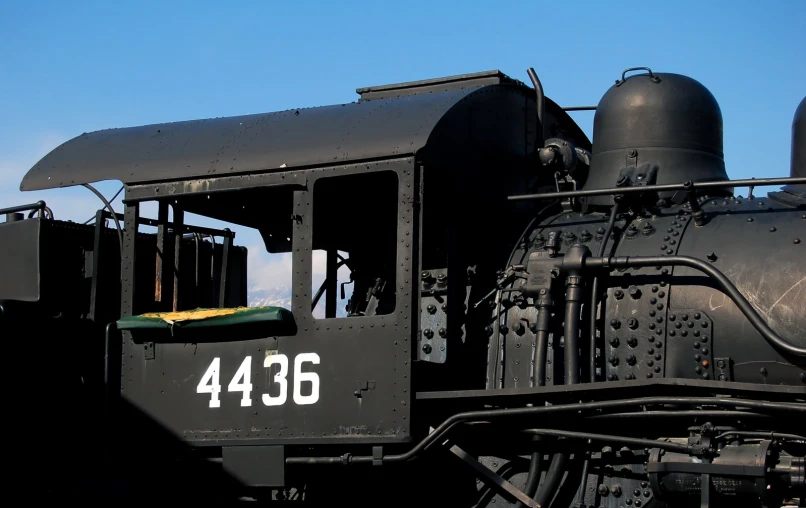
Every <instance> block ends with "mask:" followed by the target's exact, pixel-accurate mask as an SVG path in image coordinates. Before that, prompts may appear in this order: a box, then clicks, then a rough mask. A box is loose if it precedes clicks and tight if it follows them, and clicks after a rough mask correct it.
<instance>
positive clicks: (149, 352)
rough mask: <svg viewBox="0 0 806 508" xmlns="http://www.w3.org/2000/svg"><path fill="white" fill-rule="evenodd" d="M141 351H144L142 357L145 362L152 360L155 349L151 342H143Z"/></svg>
mask: <svg viewBox="0 0 806 508" xmlns="http://www.w3.org/2000/svg"><path fill="white" fill-rule="evenodd" d="M143 350H144V351H145V353H143V355H144V356H145V359H146V360H153V359H154V356H155V349H154V343H153V342H144V343H143Z"/></svg>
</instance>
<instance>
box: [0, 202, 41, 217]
mask: <svg viewBox="0 0 806 508" xmlns="http://www.w3.org/2000/svg"><path fill="white" fill-rule="evenodd" d="M44 209H45V202H44V201H37V202H36V203H31V204H28V205H19V206H12V207H9V208H2V209H0V215H3V214H6V213H17V212H27V211H28V210H44Z"/></svg>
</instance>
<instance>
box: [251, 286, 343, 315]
mask: <svg viewBox="0 0 806 508" xmlns="http://www.w3.org/2000/svg"><path fill="white" fill-rule="evenodd" d="M346 296H347V297H348V298H349V295H346ZM246 299H247V302H248V303H247V304H248V306H249V307H283V308H285V309H289V310H291V287H290V286H277V287H270V288H262V287H257V286H252V287H250V288H249V289H248V290H247V293H246ZM346 305H347V300H346V299H345V300H341V299H339V300H338V301H337V304H336V316H337V317H344V316H346V315H347V313H346V312H345V311H344V307H345V306H346ZM313 315H314V317H317V318H323V317H325V297H324V296H323V297H322V299H321V300H320V301H319V304H318V305H317V306H316V309H314V312H313Z"/></svg>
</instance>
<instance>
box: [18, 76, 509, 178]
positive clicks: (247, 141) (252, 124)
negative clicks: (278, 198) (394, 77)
mask: <svg viewBox="0 0 806 508" xmlns="http://www.w3.org/2000/svg"><path fill="white" fill-rule="evenodd" d="M468 76H469V78H468V79H466V80H465V81H464V82H463V80H462V79H459V80H456V79H452V80H450V81H446V82H445V83H449V84H448V85H446V86H444V87H443V88H442V89H437V90H434V89H433V88H431V87H428V88H430V89H429V90H428V91H427V92H425V93H415V94H412V95H403V96H401V95H400V94H399V91H397V90H396V91H395V92H394V96H393V97H388V98H376V99H373V100H366V101H361V102H358V103H350V104H340V105H332V106H322V107H315V108H306V109H291V110H287V111H280V112H273V113H262V114H253V115H244V116H235V117H226V118H214V119H207V120H192V121H183V122H171V123H163V124H154V125H146V126H140V127H128V128H119V129H107V130H101V131H96V132H91V133H85V134H82V135H80V136H77V137H75V138H73V139H71V140H70V141H67V142H66V143H64V144H62V145H61V146H59V147H58V148H56V149H54V150H53V151H51V152H50V153H48V154H47V155H46V156H45V157H43V158H42V160H40V161H39V162H38V163H37V164H36V165H35V166H34V167H33V168H31V169H30V170H29V171H28V173H27V174H26V175H25V177H24V178H23V180H22V183H21V185H20V189H21V190H23V191H31V190H41V189H50V188H56V187H69V186H73V185H80V184H83V183H92V182H97V181H102V180H120V181H122V182H124V183H126V184H134V183H145V182H155V181H166V180H184V179H189V178H199V177H213V176H222V175H228V174H236V173H250V172H260V171H271V170H282V169H281V168H295V167H310V166H320V165H330V164H341V163H345V162H354V161H361V160H373V159H379V158H388V157H399V156H404V155H410V154H414V153H416V152H417V151H418V150H419V149H420V148H422V147H424V146H425V144H426V143H427V142H428V137H429V135H430V134H431V131H432V130H433V129H434V127H435V126H436V125H437V123H438V122H439V120H440V119H441V118H442V117H443V116H444V115H445V114H446V113H447V112H448V111H449V110H450V109H451V108H453V107H454V106H455V105H456V104H457V103H458V102H460V101H462V99H464V98H466V97H467V96H468V95H471V94H473V93H474V92H476V91H478V90H479V89H480V88H484V87H485V86H491V85H493V86H494V85H496V84H497V83H501V85H500V86H522V85H519V84H513V83H512V81H511V80H510V79H509V78H507V77H506V76H504V75H503V74H501V73H498V72H497V71H492V72H489V73H480V74H479V75H468ZM462 78H463V77H462ZM430 84H431V83H430V82H429V85H430Z"/></svg>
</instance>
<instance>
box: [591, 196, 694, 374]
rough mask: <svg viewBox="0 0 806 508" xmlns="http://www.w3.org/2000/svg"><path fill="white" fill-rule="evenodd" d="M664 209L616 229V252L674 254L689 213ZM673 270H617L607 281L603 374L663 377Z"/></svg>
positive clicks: (688, 220)
mask: <svg viewBox="0 0 806 508" xmlns="http://www.w3.org/2000/svg"><path fill="white" fill-rule="evenodd" d="M678 211H680V212H682V209H669V210H664V211H663V212H659V213H658V214H657V215H652V216H647V217H640V218H638V219H636V220H634V221H631V222H630V223H629V225H627V224H624V225H623V226H622V227H621V228H619V243H618V246H617V248H616V251H615V253H614V254H615V255H617V256H619V255H621V256H626V255H629V256H658V255H662V256H673V255H676V254H677V253H678V250H679V248H680V242H681V239H682V238H683V235H684V233H685V231H686V229H687V227H689V226H690V224H689V223H690V221H691V217H690V216H687V215H685V216H684V215H682V214H678ZM672 275H673V270H672V269H671V268H670V267H662V266H654V267H644V268H637V269H623V270H616V271H613V272H612V273H611V274H610V278H609V281H608V282H606V284H607V285H606V287H607V297H606V299H605V301H604V311H603V313H602V314H603V317H602V323H601V329H602V330H604V339H603V341H602V345H603V347H604V359H603V362H601V364H602V365H603V366H604V377H606V379H607V380H609V381H615V380H620V379H625V380H631V379H651V378H653V377H664V376H665V375H666V356H667V353H666V351H667V348H668V347H670V346H669V345H668V344H667V342H668V340H670V339H671V338H667V333H672V334H673V333H674V332H667V330H668V321H669V319H670V314H669V295H670V293H671V292H672V288H671V286H670V281H672V280H673V279H672Z"/></svg>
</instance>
